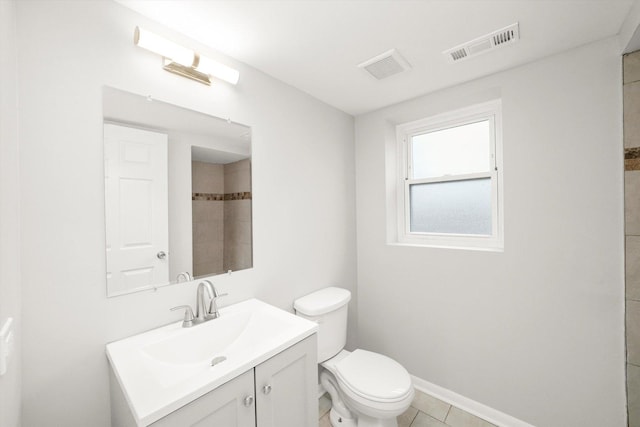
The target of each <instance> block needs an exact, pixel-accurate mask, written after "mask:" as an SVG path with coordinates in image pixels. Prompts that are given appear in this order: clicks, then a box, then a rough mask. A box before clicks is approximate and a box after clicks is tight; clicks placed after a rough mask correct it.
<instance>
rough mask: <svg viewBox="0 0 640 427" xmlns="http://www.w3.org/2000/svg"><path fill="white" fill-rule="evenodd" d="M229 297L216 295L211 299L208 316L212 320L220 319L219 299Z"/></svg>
mask: <svg viewBox="0 0 640 427" xmlns="http://www.w3.org/2000/svg"><path fill="white" fill-rule="evenodd" d="M227 295H229V294H228V293H224V294H216V296H214V297H213V298H211V302H210V303H209V310H208V311H207V316H209V317H210V318H211V319H216V318H218V317H220V313H219V312H218V298H222V297H226V296H227Z"/></svg>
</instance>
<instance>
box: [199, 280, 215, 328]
mask: <svg viewBox="0 0 640 427" xmlns="http://www.w3.org/2000/svg"><path fill="white" fill-rule="evenodd" d="M205 289H206V290H207V293H208V294H209V298H211V299H212V300H213V296H214V294H215V292H216V290H215V288H214V287H213V283H211V282H210V281H208V280H203V281H202V282H200V283H198V291H197V292H196V319H197V321H198V322H205V321H207V320H210V319H213V318H214V317H211V316H210V315H209V313H208V312H209V310H208V308H207V304H206V303H205V302H204V290H205Z"/></svg>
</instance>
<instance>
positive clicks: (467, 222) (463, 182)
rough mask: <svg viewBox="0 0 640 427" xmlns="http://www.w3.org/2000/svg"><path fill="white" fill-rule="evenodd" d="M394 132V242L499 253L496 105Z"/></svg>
mask: <svg viewBox="0 0 640 427" xmlns="http://www.w3.org/2000/svg"><path fill="white" fill-rule="evenodd" d="M397 133H398V155H399V159H400V160H401V162H402V165H401V167H400V168H399V171H400V176H399V177H398V178H399V179H398V196H399V197H398V216H397V217H398V240H399V242H400V243H412V244H421V245H426V246H445V247H460V248H487V249H500V248H502V241H503V240H502V228H503V226H502V201H501V199H500V196H501V192H502V189H501V187H502V165H501V164H500V160H501V157H502V152H501V145H502V144H501V106H500V101H493V102H489V103H485V104H481V105H476V106H473V107H469V108H465V109H462V110H458V111H454V112H451V113H446V114H442V115H439V116H436V117H431V118H427V119H424V120H419V121H417V122H412V123H407V124H403V125H400V126H398V127H397Z"/></svg>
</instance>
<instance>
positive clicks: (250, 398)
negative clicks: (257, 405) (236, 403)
mask: <svg viewBox="0 0 640 427" xmlns="http://www.w3.org/2000/svg"><path fill="white" fill-rule="evenodd" d="M251 405H253V396H251V395H249V396H247V397H245V398H244V406H251Z"/></svg>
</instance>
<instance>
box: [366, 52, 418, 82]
mask: <svg viewBox="0 0 640 427" xmlns="http://www.w3.org/2000/svg"><path fill="white" fill-rule="evenodd" d="M358 68H362V69H363V70H365V71H366V72H367V73H369V74H370V75H372V76H373V77H375V78H376V79H378V80H382V79H385V78H387V77H390V76H393V75H394V74H398V73H401V72H403V71H405V70H408V69H410V68H411V65H409V63H408V62H407V61H406V60H405V59H404V58H403V57H402V56H400V54H399V53H398V51H397V50H395V49H391V50H389V51H387V52H385V53H383V54H380V55H378V56H376V57H375V58H371V59H370V60H368V61H365V62H363V63H362V64H359V65H358Z"/></svg>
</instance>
